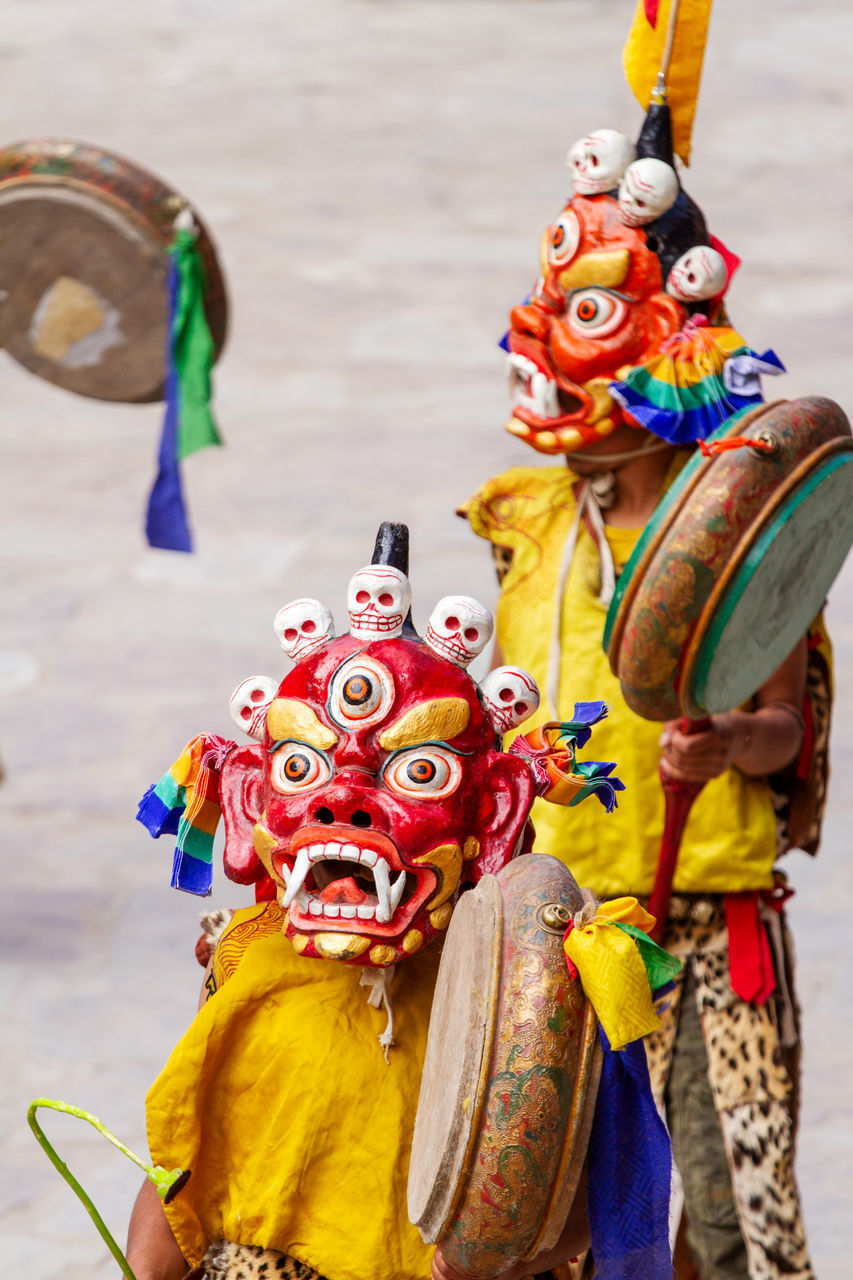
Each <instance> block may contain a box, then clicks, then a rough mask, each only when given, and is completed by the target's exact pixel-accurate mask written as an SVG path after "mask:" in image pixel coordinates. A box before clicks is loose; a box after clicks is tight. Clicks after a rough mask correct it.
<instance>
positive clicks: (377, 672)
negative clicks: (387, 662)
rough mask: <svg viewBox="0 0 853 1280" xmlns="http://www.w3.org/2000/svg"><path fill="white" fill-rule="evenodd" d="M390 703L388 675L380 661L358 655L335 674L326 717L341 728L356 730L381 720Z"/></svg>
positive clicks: (391, 687) (390, 688)
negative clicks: (329, 717)
mask: <svg viewBox="0 0 853 1280" xmlns="http://www.w3.org/2000/svg"><path fill="white" fill-rule="evenodd" d="M393 701H394V679H393V676H392V675H391V672H390V671H389V670H388V668H387V667H383V665H382V663H381V662H376V661H375V660H374V659H372V658H367V657H364V656H363V655H362V654H359V655H357V656H356V657H355V658H352V659H350V661H349V662H345V663H344V665H343V666H342V667H341V669H340V670H339V671H337V672H336V673H335V677H334V679H333V680H332V686H331V689H330V690H329V704H328V706H329V715H330V716H331V717H332V719H333V720H334V721H335V722H336V724H339V725H341V726H342V727H343V728H345V729H360V728H364V727H366V726H367V725H369V724H375V723H376V722H377V721H379V720H382V719H384V717H385V716H387V714H388V712H389V711H390V709H391V705H392V703H393Z"/></svg>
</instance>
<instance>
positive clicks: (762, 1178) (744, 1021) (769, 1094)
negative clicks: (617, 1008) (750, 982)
mask: <svg viewBox="0 0 853 1280" xmlns="http://www.w3.org/2000/svg"><path fill="white" fill-rule="evenodd" d="M663 941H664V945H665V947H666V949H667V950H668V951H670V952H672V953H673V954H675V955H677V956H678V957H679V958H680V959H682V960H683V961H684V963H685V967H686V966H688V965H689V966H690V971H691V974H692V977H693V980H694V983H695V991H696V1001H697V1006H698V1009H699V1014H700V1017H701V1022H702V1032H703V1038H704V1041H705V1048H706V1051H707V1055H708V1077H709V1081H710V1084H711V1090H712V1093H713V1096H714V1105H715V1108H716V1111H717V1114H718V1116H719V1118H720V1124H721V1127H722V1132H723V1141H724V1144H725V1148H726V1154H727V1157H728V1161H729V1166H730V1170H731V1175H732V1187H733V1191H734V1199H735V1205H736V1208H737V1213H738V1219H739V1221H740V1227H741V1232H742V1234H743V1238H744V1242H745V1245H746V1251H747V1258H748V1265H749V1275H750V1280H779V1278H780V1277H782V1276H784V1277H787V1278H788V1280H814V1271H813V1269H812V1265H811V1262H810V1260H809V1254H808V1247H807V1244H806V1239H805V1231H804V1227H803V1222H802V1213H801V1208H800V1199H799V1192H798V1189H797V1184H796V1180H795V1177H794V1145H795V1114H796V1072H795V1070H792V1069H791V1059H790V1055H789V1054H786V1051H785V1048H786V1047H785V1046H784V1045H783V1043H782V1038H781V1036H780V1034H779V1027H780V1025H781V1024H782V1022H783V1018H782V1015H781V1013H780V1009H779V1004H778V1001H776V1000H774V999H773V998H771V999H770V1000H768V1001H767V1003H766V1004H764V1005H752V1004H747V1003H746V1002H744V1001H743V1000H741V999H740V997H739V996H737V995H736V994H735V992H734V991H733V990H732V988H731V983H730V981H729V959H728V946H727V931H726V923H725V913H724V908H723V902H722V898H720V897H713V896H707V897H705V896H701V897H696V898H674V899H673V902H672V906H671V916H670V921H669V924H668V926H667V931H666V934H665V937H664V940H663ZM784 941H785V945H786V948H787V950H788V956H786V965H785V967H786V968H787V969H788V971H789V972H790V966H789V963H787V961H788V957H789V955H790V940H789V939H788V938H787V933H786V932H785V936H784ZM777 967H778V964H777ZM682 976H683V975H682ZM780 989H783V990H790V985H789V983H787V982H786V983H785V984H784V986H783V985H782V984H780ZM681 992H682V981H681V980H680V979H679V980H678V981H677V983H676V987H675V990H674V991H673V992H671V993H670V994H669V995H668V996H665V997H664V998H663V1001H662V1008H661V1009H660V1010H659V1012H660V1015H661V1016H660V1026H659V1028H658V1029H657V1030H656V1031H655V1032H653V1033H652V1034H651V1035H650V1036H648V1037H647V1039H646V1048H647V1053H648V1059H649V1074H650V1076H651V1081H652V1091H653V1093H654V1095H655V1101H656V1102H657V1104H658V1106H659V1108H661V1110H663V1099H664V1096H665V1091H666V1085H667V1080H668V1078H669V1069H670V1063H671V1060H672V1047H673V1042H674V1039H675V1035H676V1032H677V1028H678V1012H679V1004H680V999H681Z"/></svg>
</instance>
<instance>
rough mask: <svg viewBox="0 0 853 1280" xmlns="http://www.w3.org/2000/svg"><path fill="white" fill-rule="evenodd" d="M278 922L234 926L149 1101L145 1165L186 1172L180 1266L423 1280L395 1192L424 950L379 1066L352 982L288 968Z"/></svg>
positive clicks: (409, 1113) (425, 972)
mask: <svg viewBox="0 0 853 1280" xmlns="http://www.w3.org/2000/svg"><path fill="white" fill-rule="evenodd" d="M281 922H282V913H281V910H280V908H279V907H277V906H276V904H275V903H267V904H263V905H259V906H255V907H250V908H246V909H245V910H244V911H239V912H237V913H236V915H235V917H234V920H233V921H232V924H231V925H230V926H229V931H228V933H227V934H226V935H224V938H223V940H222V941H221V942H220V947H221V948H222V955H223V958H224V960H225V965H224V967H223V964H222V963H221V962H220V964H219V966H218V972H217V974H216V978H217V983H218V984H219V989H218V990H216V991H215V993H214V994H213V996H212V997H211V998H210V999H209V1000H208V1002H207V1004H205V1005H204V1006H203V1008H202V1009H201V1010H200V1011H199V1013H198V1016H197V1017H196V1019H195V1021H194V1022H193V1023H192V1025H191V1026H190V1028H189V1030H188V1031H187V1032H186V1034H185V1035H184V1037H183V1039H182V1040H181V1041H180V1042H179V1044H178V1045H177V1047H176V1048H175V1049H174V1051H173V1053H172V1055H171V1057H170V1058H169V1061H168V1063H167V1064H166V1066H165V1068H164V1069H163V1071H162V1073H161V1074H160V1076H159V1077H158V1079H157V1080H156V1081H155V1083H154V1084H153V1086H152V1088H151V1090H150V1092H149V1094H148V1099H147V1112H148V1138H149V1146H150V1149H151V1155H152V1158H153V1159H154V1161H155V1163H158V1164H162V1165H164V1166H166V1167H168V1168H172V1167H174V1166H180V1167H181V1168H189V1169H191V1170H192V1176H191V1177H190V1180H189V1182H188V1183H187V1185H186V1187H185V1188H184V1190H183V1191H182V1192H181V1193H180V1194H179V1195H178V1196H177V1197H176V1199H175V1200H174V1201H173V1202H172V1204H171V1205H168V1206H166V1213H167V1216H168V1218H169V1222H170V1225H171V1227H172V1230H173V1232H174V1234H175V1238H176V1239H177V1242H178V1244H179V1246H180V1248H181V1250H182V1252H183V1254H184V1256H185V1257H186V1258H187V1260H188V1261H189V1262H190V1263H191V1264H192V1265H193V1266H197V1265H198V1264H199V1263H200V1262H201V1259H202V1257H203V1256H204V1253H205V1251H206V1249H207V1247H208V1245H209V1244H211V1243H213V1242H214V1241H217V1240H222V1239H225V1240H230V1241H233V1242H234V1243H237V1244H253V1245H261V1246H263V1247H264V1248H272V1249H278V1250H280V1251H281V1252H282V1253H286V1254H289V1255H290V1256H291V1257H294V1258H297V1259H299V1261H301V1262H304V1263H307V1264H308V1265H309V1266H311V1267H314V1268H315V1269H316V1270H317V1271H319V1272H320V1273H321V1274H322V1275H324V1276H327V1277H329V1278H330V1280H369V1278H370V1277H373V1276H377V1275H381V1276H382V1277H383V1280H419V1278H421V1277H422V1278H423V1280H427V1277H429V1275H430V1261H431V1258H432V1253H433V1249H432V1248H431V1247H430V1246H427V1245H425V1244H424V1243H423V1242H422V1240H421V1238H420V1235H419V1234H418V1231H417V1230H416V1228H415V1227H413V1226H411V1225H410V1223H409V1221H408V1217H407V1213H406V1181H407V1177H408V1165H409V1150H410V1146H411V1140H412V1128H413V1125H414V1118H415V1110H416V1107H417V1099H418V1090H419V1088H420V1078H421V1069H422V1064H423V1055H424V1050H425V1047H426V1034H427V1026H428V1022H429V1013H430V1008H431V1004H432V994H433V988H434V985H435V976H436V971H437V966H438V955H437V948H435V947H433V948H428V949H427V950H425V951H424V952H422V953H421V954H419V955H416V956H413V957H412V958H411V959H410V960H407V961H406V962H405V964H404V965H401V967H400V969H399V970H398V972H397V976H396V978H395V980H394V983H393V986H392V1002H393V1005H394V1028H395V1036H396V1044H395V1046H394V1048H392V1050H391V1052H390V1059H389V1062H388V1063H387V1064H386V1062H385V1059H384V1056H383V1051H382V1049H381V1047H380V1045H379V1041H378V1035H379V1033H380V1032H381V1031H382V1030H383V1029H384V1027H385V1021H386V1014H385V1012H384V1010H383V1011H380V1010H377V1009H373V1008H371V1007H370V1006H368V1004H367V1001H366V995H367V991H366V989H365V988H364V987H362V986H360V985H359V978H360V973H361V970H360V969H359V968H358V967H353V966H349V965H343V964H338V963H336V962H334V961H328V960H311V959H303V958H300V957H299V956H297V955H296V954H295V952H294V951H293V948H292V947H291V944H290V942H288V941H287V939H285V938H284V937H283V935H282V933H281ZM223 944H224V945H223ZM235 944H236V945H235Z"/></svg>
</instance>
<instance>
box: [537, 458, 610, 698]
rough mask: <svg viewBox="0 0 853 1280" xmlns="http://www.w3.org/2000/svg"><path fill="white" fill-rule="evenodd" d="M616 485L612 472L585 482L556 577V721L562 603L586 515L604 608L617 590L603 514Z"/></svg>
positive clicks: (552, 665)
mask: <svg viewBox="0 0 853 1280" xmlns="http://www.w3.org/2000/svg"><path fill="white" fill-rule="evenodd" d="M615 484H616V477H615V475H614V474H613V472H612V471H602V472H600V473H599V474H598V475H594V476H591V477H590V479H589V480H586V481H584V485H583V488H582V489H581V491H580V496H579V498H578V504H577V507H576V509H575V516H574V519H573V520H572V523H571V527H570V529H569V532H568V534H567V535H566V541H565V543H564V544H563V554H562V556H561V558H560V570H559V573H558V575H557V597H556V601H555V606H554V624H553V627H552V629H551V645H550V648H549V650H548V679H547V683H546V690H545V692H546V694H547V697H548V701H549V703H550V704H551V710H552V711H553V713H554V718H555V719H556V720H559V719H560V705H559V704H560V666H561V663H560V651H561V643H560V635H561V630H562V620H563V600H564V598H565V594H566V584H567V583H568V580H569V574H570V573H571V569H572V561H573V560H574V558H575V549H576V547H577V542H578V531H579V529H580V522H581V520H582V519H583V515H584V511H586V512H587V514H588V515H589V519H590V523H591V524H592V527H593V529H594V530H595V532H596V535H597V538H598V559H599V564H600V565H601V590H600V591H599V593H598V599H599V601H600V603H601V604H603V605H604V607H605V608H607V606H608V605H609V604H610V601H611V600H612V599H613V592H614V591H615V590H616V568H615V566H614V564H613V555H612V553H611V551H610V544H609V543H608V541H607V535H606V533H605V528H604V516H603V515H602V514H601V513H602V511H606V510H607V508H608V507H610V506H612V505H613V503H614V501H615V499H616V494H615V490H614V486H615Z"/></svg>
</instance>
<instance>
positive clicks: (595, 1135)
mask: <svg viewBox="0 0 853 1280" xmlns="http://www.w3.org/2000/svg"><path fill="white" fill-rule="evenodd" d="M600 1034H601V1040H602V1043H603V1045H604V1064H603V1067H602V1072H601V1084H600V1086H599V1090H598V1099H597V1102H596V1106H595V1117H594V1119H593V1125H592V1136H591V1138H590V1145H589V1154H588V1157H587V1160H588V1166H589V1225H590V1233H591V1237H592V1254H593V1258H594V1259H595V1268H596V1270H595V1274H596V1280H672V1253H671V1251H670V1247H669V1193H670V1178H671V1170H672V1150H671V1147H670V1142H669V1134H668V1133H667V1131H666V1128H665V1126H664V1124H663V1121H662V1120H661V1118H660V1116H659V1115H658V1112H657V1108H656V1107H655V1104H654V1099H653V1098H652V1089H651V1085H650V1083H649V1069H648V1066H647V1065H646V1052H645V1049H644V1048H643V1042H642V1040H635V1041H634V1043H633V1044H629V1045H626V1046H625V1048H624V1049H620V1050H618V1052H614V1051H613V1050H612V1049H611V1048H610V1046H609V1044H608V1042H607V1037H606V1036H605V1034H604V1032H603V1031H601V1033H600Z"/></svg>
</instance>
